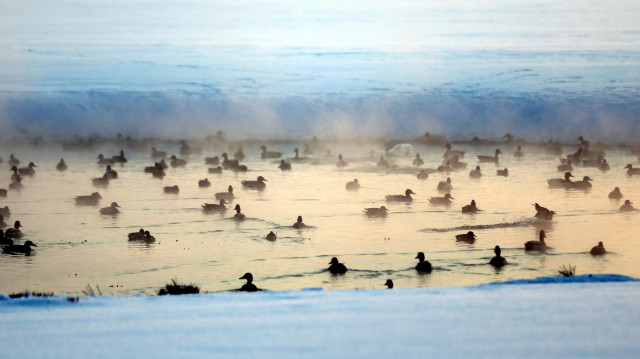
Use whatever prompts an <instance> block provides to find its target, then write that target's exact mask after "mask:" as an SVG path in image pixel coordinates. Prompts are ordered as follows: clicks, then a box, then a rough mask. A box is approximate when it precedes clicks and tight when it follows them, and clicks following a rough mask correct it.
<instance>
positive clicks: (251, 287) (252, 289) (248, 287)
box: [238, 273, 262, 292]
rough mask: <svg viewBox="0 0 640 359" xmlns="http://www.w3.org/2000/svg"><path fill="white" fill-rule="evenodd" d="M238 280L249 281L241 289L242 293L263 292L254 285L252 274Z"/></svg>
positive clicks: (246, 274)
mask: <svg viewBox="0 0 640 359" xmlns="http://www.w3.org/2000/svg"><path fill="white" fill-rule="evenodd" d="M238 279H246V280H247V283H245V284H244V285H243V286H242V287H240V291H241V292H259V291H261V290H262V289H259V288H258V287H256V285H255V284H253V275H252V274H251V273H245V274H244V275H243V276H242V277H240V278H238Z"/></svg>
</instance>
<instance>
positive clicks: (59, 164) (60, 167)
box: [56, 158, 67, 171]
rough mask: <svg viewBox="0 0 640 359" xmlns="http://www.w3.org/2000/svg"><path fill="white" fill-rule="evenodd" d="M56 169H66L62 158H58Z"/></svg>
mask: <svg viewBox="0 0 640 359" xmlns="http://www.w3.org/2000/svg"><path fill="white" fill-rule="evenodd" d="M56 169H57V170H58V171H66V170H67V164H66V163H64V158H61V159H60V162H58V164H57V165H56Z"/></svg>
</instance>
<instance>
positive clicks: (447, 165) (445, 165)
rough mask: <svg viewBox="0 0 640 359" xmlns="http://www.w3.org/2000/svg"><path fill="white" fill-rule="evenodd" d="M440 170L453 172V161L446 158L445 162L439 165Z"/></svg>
mask: <svg viewBox="0 0 640 359" xmlns="http://www.w3.org/2000/svg"><path fill="white" fill-rule="evenodd" d="M438 172H453V168H452V167H451V161H450V160H446V161H445V162H444V163H443V164H441V165H440V166H438Z"/></svg>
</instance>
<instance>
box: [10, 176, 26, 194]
mask: <svg viewBox="0 0 640 359" xmlns="http://www.w3.org/2000/svg"><path fill="white" fill-rule="evenodd" d="M20 181H21V179H20V178H18V179H16V180H15V181H13V182H11V183H10V184H9V189H10V190H16V191H20V190H21V189H23V188H24V185H23V184H22V183H21V182H20Z"/></svg>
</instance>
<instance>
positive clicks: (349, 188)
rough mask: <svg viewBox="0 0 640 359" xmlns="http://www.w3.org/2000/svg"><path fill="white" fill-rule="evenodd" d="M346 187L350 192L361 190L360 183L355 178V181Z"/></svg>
mask: <svg viewBox="0 0 640 359" xmlns="http://www.w3.org/2000/svg"><path fill="white" fill-rule="evenodd" d="M346 187H347V189H348V190H350V191H353V190H357V189H358V188H360V183H358V179H357V178H354V180H353V181H350V182H347V185H346Z"/></svg>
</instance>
